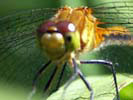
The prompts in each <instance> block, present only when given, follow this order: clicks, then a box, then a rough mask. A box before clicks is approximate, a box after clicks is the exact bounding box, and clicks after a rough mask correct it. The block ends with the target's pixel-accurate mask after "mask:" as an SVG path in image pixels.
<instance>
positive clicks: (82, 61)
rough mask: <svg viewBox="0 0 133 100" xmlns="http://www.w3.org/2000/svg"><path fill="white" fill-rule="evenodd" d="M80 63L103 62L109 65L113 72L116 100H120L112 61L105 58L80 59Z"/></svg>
mask: <svg viewBox="0 0 133 100" xmlns="http://www.w3.org/2000/svg"><path fill="white" fill-rule="evenodd" d="M80 63H81V64H103V65H107V66H109V67H108V68H110V69H111V71H112V73H113V78H114V83H115V89H116V96H117V100H120V96H119V92H118V85H117V78H116V71H115V68H114V66H113V64H112V62H110V61H106V60H81V61H80Z"/></svg>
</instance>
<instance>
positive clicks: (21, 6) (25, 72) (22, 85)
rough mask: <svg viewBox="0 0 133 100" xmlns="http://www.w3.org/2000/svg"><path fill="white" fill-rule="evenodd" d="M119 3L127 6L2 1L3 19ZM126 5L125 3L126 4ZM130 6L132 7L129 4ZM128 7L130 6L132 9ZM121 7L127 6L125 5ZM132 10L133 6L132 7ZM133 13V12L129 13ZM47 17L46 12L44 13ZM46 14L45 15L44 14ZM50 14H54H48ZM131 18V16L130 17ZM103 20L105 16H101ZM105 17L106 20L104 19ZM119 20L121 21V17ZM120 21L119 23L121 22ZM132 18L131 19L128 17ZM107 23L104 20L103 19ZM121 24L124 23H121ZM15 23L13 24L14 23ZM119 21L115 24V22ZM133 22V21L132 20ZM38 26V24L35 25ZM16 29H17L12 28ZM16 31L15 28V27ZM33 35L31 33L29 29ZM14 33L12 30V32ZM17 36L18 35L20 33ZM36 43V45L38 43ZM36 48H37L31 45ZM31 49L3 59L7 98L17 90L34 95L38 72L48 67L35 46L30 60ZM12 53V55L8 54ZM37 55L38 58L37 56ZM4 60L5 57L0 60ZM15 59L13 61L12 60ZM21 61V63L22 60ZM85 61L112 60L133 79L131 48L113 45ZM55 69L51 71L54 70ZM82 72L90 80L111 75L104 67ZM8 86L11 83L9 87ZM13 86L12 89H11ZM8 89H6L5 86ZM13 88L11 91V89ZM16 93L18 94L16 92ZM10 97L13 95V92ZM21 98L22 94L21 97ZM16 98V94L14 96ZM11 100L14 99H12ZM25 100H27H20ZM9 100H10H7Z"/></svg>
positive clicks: (0, 71)
mask: <svg viewBox="0 0 133 100" xmlns="http://www.w3.org/2000/svg"><path fill="white" fill-rule="evenodd" d="M124 1H132V0H124ZM110 2H116V4H112V3H110ZM119 2H123V0H117V1H116V0H108V1H105V0H23V1H22V0H3V1H2V0H1V1H0V18H1V17H2V16H7V15H10V14H13V13H14V12H21V11H26V10H30V9H36V8H59V7H63V6H65V5H68V6H71V7H78V6H88V7H94V6H97V5H98V4H102V3H103V4H104V3H105V5H106V4H107V3H108V4H107V6H109V5H113V6H119V5H117V4H119ZM123 3H124V2H123ZM128 4H129V3H128ZM128 4H127V5H128ZM121 5H124V6H126V5H125V3H124V4H121ZM130 5H131V7H132V5H133V3H131V4H130ZM129 11H130V10H129ZM42 13H43V12H42ZM44 13H45V12H44ZM47 13H50V12H47ZM129 16H131V15H129ZM98 17H101V16H98ZM104 17H105V16H104ZM117 18H119V17H118V16H117ZM117 18H116V20H118V19H117ZM127 18H128V17H127ZM29 19H31V18H30V17H29ZM29 19H28V18H27V20H29ZM103 20H104V19H103ZM119 20H120V19H119ZM11 21H12V20H11ZM114 21H115V20H114ZM131 22H132V20H131ZM33 24H34V23H33ZM4 25H5V26H6V24H1V23H0V28H3V27H4ZM132 26H133V23H131V27H132ZM12 27H13V26H12ZM13 28H14V29H15V27H13ZM24 28H26V29H27V26H25V27H24ZM29 31H30V29H29ZM11 32H12V30H11ZM16 33H17V32H16ZM0 34H2V31H1V32H0ZM34 42H36V41H34ZM31 45H33V44H31ZM2 49H3V47H1V48H0V50H2ZM27 50H28V49H25V48H22V49H21V50H20V51H18V52H16V53H15V54H14V55H13V56H11V57H8V58H6V59H3V60H4V61H1V62H0V76H1V78H0V80H1V86H0V88H1V87H2V88H1V90H2V93H3V94H7V93H6V92H7V91H6V90H8V89H9V90H11V91H12V90H14V89H15V88H16V87H18V88H19V89H18V90H21V92H22V93H21V92H20V91H19V92H18V93H20V95H22V94H23V95H24V96H25V95H27V94H28V93H29V91H31V81H32V78H33V76H34V74H35V72H36V71H37V69H38V68H39V67H40V66H41V65H42V63H46V61H47V60H44V59H46V58H45V57H43V56H41V54H40V53H37V52H38V49H36V46H35V44H34V45H33V47H32V46H31V48H30V49H29V50H31V51H30V53H29V51H28V53H29V54H28V55H29V56H30V55H31V56H30V57H27V54H26V52H27ZM8 52H10V51H8ZM33 54H34V56H33ZM0 58H2V56H1V57H0ZM12 58H13V59H12ZM20 58H21V59H20ZM80 58H81V59H88V60H89V59H105V60H110V61H112V62H113V63H118V64H119V66H118V67H116V70H117V72H119V73H122V74H126V75H127V74H128V75H129V76H131V74H133V61H132V60H133V46H128V45H113V46H106V47H103V48H99V49H98V50H95V51H93V52H89V53H85V54H83V55H81V57H80ZM50 68H51V67H50ZM50 68H49V69H48V72H47V73H46V75H47V76H49V74H50V73H49V72H50V71H51V70H52V69H50ZM81 70H82V71H83V73H84V74H85V75H86V76H91V75H102V74H107V75H108V74H110V71H109V70H108V69H107V68H105V66H102V65H84V66H83V65H82V67H81ZM69 72H70V71H69V69H68V70H67V71H66V72H65V73H66V76H67V77H64V78H65V79H64V80H63V81H64V82H65V80H67V79H68V77H69V76H70V75H71V74H69ZM42 77H44V78H42V80H41V81H39V82H40V84H41V85H42V86H40V89H41V88H42V87H43V83H44V81H45V80H47V78H46V77H45V75H44V76H42ZM6 82H8V83H6ZM9 84H10V85H12V86H11V89H10V86H9ZM5 85H6V86H7V87H6V88H3V87H4V86H5ZM8 86H9V88H8ZM25 89H27V91H25ZM3 90H5V91H3ZM14 91H16V90H14ZM9 93H10V92H9ZM18 95H19V94H18ZM11 96H12V94H11ZM4 97H6V96H5V95H2V96H1V95H0V100H1V98H4ZM19 97H20V96H18V97H17V96H16V97H13V100H15V98H16V100H18V98H19ZM9 98H10V96H9ZM9 98H7V100H9ZM21 99H22V100H23V98H19V100H21ZM5 100H6V99H5ZM10 100H12V99H10Z"/></svg>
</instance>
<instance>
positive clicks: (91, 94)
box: [63, 59, 94, 100]
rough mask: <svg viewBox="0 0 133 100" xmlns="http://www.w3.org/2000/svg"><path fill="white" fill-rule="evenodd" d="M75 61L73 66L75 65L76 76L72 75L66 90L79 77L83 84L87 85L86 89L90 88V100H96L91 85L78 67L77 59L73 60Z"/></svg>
mask: <svg viewBox="0 0 133 100" xmlns="http://www.w3.org/2000/svg"><path fill="white" fill-rule="evenodd" d="M72 61H73V65H74V74H73V75H72V77H71V78H70V79H69V81H68V82H67V83H66V85H65V87H64V89H65V90H66V89H67V87H68V86H69V85H70V84H71V83H72V81H73V80H74V79H75V78H76V77H77V76H78V75H79V77H80V78H81V79H82V80H83V82H84V83H85V85H86V87H87V88H88V90H89V91H90V92H91V93H90V100H94V95H93V89H92V88H91V86H90V84H89V83H88V82H87V80H86V79H85V77H84V76H83V74H82V72H81V71H80V69H79V68H78V65H77V63H76V61H75V59H72ZM64 94H65V91H64V92H63V95H64Z"/></svg>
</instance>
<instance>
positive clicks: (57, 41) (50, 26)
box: [37, 21, 80, 60]
mask: <svg viewBox="0 0 133 100" xmlns="http://www.w3.org/2000/svg"><path fill="white" fill-rule="evenodd" d="M37 36H38V39H39V42H40V45H41V47H42V48H43V50H44V52H45V53H46V54H47V55H48V57H49V58H50V59H52V60H56V59H59V58H61V57H62V56H64V55H65V53H66V52H72V51H74V50H77V49H79V48H80V36H79V34H78V31H76V27H75V25H74V24H73V23H71V22H69V21H60V22H57V23H55V22H54V21H46V22H44V23H43V24H42V25H41V26H40V27H39V28H38V33H37Z"/></svg>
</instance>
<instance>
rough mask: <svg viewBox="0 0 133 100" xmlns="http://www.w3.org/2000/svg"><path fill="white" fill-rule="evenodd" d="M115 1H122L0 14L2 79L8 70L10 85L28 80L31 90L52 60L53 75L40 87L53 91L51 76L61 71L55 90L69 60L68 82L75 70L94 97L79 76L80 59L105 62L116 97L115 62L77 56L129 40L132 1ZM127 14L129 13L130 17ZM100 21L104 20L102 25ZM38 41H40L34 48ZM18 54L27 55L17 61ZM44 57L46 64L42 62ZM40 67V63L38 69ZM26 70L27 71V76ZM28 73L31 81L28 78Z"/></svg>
mask: <svg viewBox="0 0 133 100" xmlns="http://www.w3.org/2000/svg"><path fill="white" fill-rule="evenodd" d="M116 3H119V4H120V3H122V4H124V5H118V6H117V7H116V6H114V5H113V6H108V3H104V4H99V5H97V6H94V7H91V8H92V9H91V8H88V7H79V8H70V7H63V8H60V9H55V8H53V9H52V8H42V9H33V10H29V11H24V12H20V13H19V12H17V13H15V14H13V15H9V16H5V17H0V25H1V29H0V54H1V57H0V66H1V67H4V71H2V72H1V73H0V74H1V76H2V78H3V79H4V77H7V76H8V77H10V76H9V73H8V72H11V74H12V75H13V78H11V79H10V78H8V79H7V80H6V81H9V83H10V84H11V83H12V82H14V81H16V82H18V81H20V82H22V83H21V84H24V83H23V82H25V81H29V83H27V85H31V83H32V87H33V89H35V88H36V85H37V80H38V78H39V77H40V76H41V75H42V73H43V72H44V71H45V70H47V68H48V67H49V66H50V65H51V64H53V65H55V67H54V68H53V69H51V67H49V68H50V69H51V73H52V74H51V75H50V76H49V80H48V81H47V82H46V83H45V84H44V85H45V87H44V91H45V92H47V91H48V92H49V91H50V93H51V92H53V90H51V87H52V83H53V80H54V81H55V79H54V77H55V76H56V75H57V74H58V75H59V76H58V77H59V80H57V81H56V82H57V86H56V88H55V90H57V89H58V88H59V86H60V84H61V80H62V78H63V74H64V70H65V69H66V65H67V64H69V65H70V66H71V67H72V68H73V69H74V71H73V75H72V77H71V78H70V80H69V81H68V84H69V83H71V81H72V80H73V77H76V76H77V75H78V76H79V77H80V78H81V80H83V82H84V84H85V85H86V87H87V88H88V90H89V91H90V100H94V93H93V88H92V87H91V85H90V83H89V82H88V81H87V80H86V79H85V77H84V76H83V74H82V72H81V71H80V69H79V68H78V64H81V65H82V64H103V65H107V66H109V68H110V69H111V71H112V73H113V77H114V83H115V88H116V96H117V100H119V92H118V86H117V79H116V73H115V69H114V66H113V63H112V62H111V61H106V60H79V59H78V57H79V55H81V54H82V53H84V52H90V51H92V50H93V49H95V48H97V47H99V46H100V44H102V42H104V41H106V40H113V41H114V40H120V41H121V40H122V41H126V42H128V44H129V45H130V44H132V38H131V35H130V32H132V21H131V18H130V14H132V6H131V5H129V4H131V3H133V2H132V1H127V2H124V3H123V2H116ZM106 5H107V6H106ZM93 10H94V11H93ZM114 10H115V11H114ZM128 11H129V12H128ZM93 13H94V14H95V16H96V17H95V16H94V15H93ZM54 14H55V16H54V17H53V15H54ZM123 14H124V15H125V16H124V17H123ZM127 15H129V17H128V18H127ZM49 18H51V19H49ZM118 19H119V20H118ZM100 20H103V21H100ZM106 20H108V21H106ZM116 24H117V25H116ZM99 25H103V27H101V26H99ZM104 25H105V26H106V27H104ZM36 44H39V45H38V47H37V46H36ZM42 52H43V53H45V55H46V58H43V57H44V56H42ZM25 54H26V55H25ZM33 58H34V59H33ZM47 58H48V59H47ZM18 59H25V60H20V61H18ZM45 59H46V61H47V63H46V64H43V65H42V63H43V62H44V60H45ZM35 62H37V63H35ZM27 65H29V68H28V70H27V69H25V66H27ZM11 66H13V67H14V68H13V67H12V68H11V70H13V71H8V67H11ZM16 66H17V67H16ZM40 66H42V67H41V68H39V69H38V67H40ZM37 70H38V71H37ZM31 71H32V73H31ZM36 71H37V72H36ZM6 72H7V73H6ZM35 72H36V74H35ZM46 72H47V71H46ZM14 73H15V74H14ZM26 73H29V74H28V75H26ZM33 73H34V74H35V75H34V74H33ZM44 73H45V72H44ZM17 76H19V77H23V78H18V77H17ZM33 76H34V77H33ZM31 77H32V78H33V80H31ZM46 78H47V77H46ZM21 79H23V80H21Z"/></svg>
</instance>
